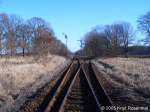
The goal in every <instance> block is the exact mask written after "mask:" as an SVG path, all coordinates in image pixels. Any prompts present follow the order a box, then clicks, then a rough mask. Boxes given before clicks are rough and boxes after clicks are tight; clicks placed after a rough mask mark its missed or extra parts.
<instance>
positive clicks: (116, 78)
mask: <svg viewBox="0 0 150 112" xmlns="http://www.w3.org/2000/svg"><path fill="white" fill-rule="evenodd" d="M97 62H98V63H97ZM97 62H94V63H95V64H96V65H97V66H98V68H99V70H100V71H104V72H105V73H106V74H105V75H103V76H104V77H105V79H106V80H107V81H108V82H109V83H111V84H110V86H111V89H112V90H108V91H109V95H110V96H111V97H112V99H114V102H116V103H117V104H118V105H136V106H140V105H142V106H143V105H144V106H149V105H150V94H149V93H150V59H141V58H107V59H98V60H97ZM105 84H106V83H105ZM104 86H105V85H104ZM106 89H107V88H106Z"/></svg>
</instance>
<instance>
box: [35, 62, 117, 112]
mask: <svg viewBox="0 0 150 112" xmlns="http://www.w3.org/2000/svg"><path fill="white" fill-rule="evenodd" d="M93 67H94V66H92V64H91V63H90V61H89V60H83V59H73V61H72V63H71V65H70V66H69V67H68V69H66V70H64V71H63V75H62V76H61V78H60V79H59V80H58V81H57V82H56V85H55V86H54V89H53V90H52V91H50V96H49V97H48V100H46V101H44V102H43V104H42V105H41V106H40V107H39V109H38V110H37V111H38V112H74V111H77V112H105V111H106V110H104V109H101V106H112V101H111V100H110V98H109V97H108V95H107V94H106V92H105V90H104V89H103V87H102V86H101V84H100V82H99V80H98V78H97V74H96V73H95V71H94V70H93ZM109 112H115V111H110V110H109Z"/></svg>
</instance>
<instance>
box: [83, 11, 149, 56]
mask: <svg viewBox="0 0 150 112" xmlns="http://www.w3.org/2000/svg"><path fill="white" fill-rule="evenodd" d="M137 23H138V26H137V28H138V30H139V31H141V32H142V33H144V34H145V35H146V37H145V38H144V39H142V40H140V42H142V43H143V44H142V45H137V44H136V45H135V43H134V42H135V40H136V35H135V34H136V32H135V31H134V29H133V27H132V25H131V24H130V23H128V22H116V23H114V24H111V25H104V26H101V27H95V28H94V29H92V31H90V32H88V33H87V34H86V35H85V37H84V39H83V41H84V47H83V48H82V51H81V52H82V53H83V54H84V55H88V56H118V55H119V56H120V55H124V56H127V55H128V54H130V53H131V54H132V53H135V52H136V53H137V52H142V51H144V52H142V53H145V54H148V53H149V54H150V49H149V48H150V11H149V12H147V13H146V14H145V15H142V16H140V17H139V18H138V20H137ZM138 50H139V51H138ZM139 54H140V53H139Z"/></svg>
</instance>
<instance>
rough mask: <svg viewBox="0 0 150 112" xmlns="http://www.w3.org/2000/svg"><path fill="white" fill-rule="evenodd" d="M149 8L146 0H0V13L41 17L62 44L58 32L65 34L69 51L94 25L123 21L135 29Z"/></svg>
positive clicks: (148, 2) (73, 48)
mask: <svg viewBox="0 0 150 112" xmlns="http://www.w3.org/2000/svg"><path fill="white" fill-rule="evenodd" d="M149 10H150V0H0V13H8V14H16V15H18V16H21V17H22V18H23V19H25V20H27V19H30V18H32V17H41V18H43V19H45V20H46V21H47V22H49V23H50V25H51V27H52V28H53V30H54V32H55V35H56V36H57V37H58V39H60V40H61V41H62V42H63V43H65V38H64V36H63V35H62V33H63V32H64V33H65V34H67V36H68V48H69V49H70V50H71V51H73V52H74V51H76V50H78V49H80V43H79V41H77V40H80V39H82V38H83V37H84V35H85V34H86V33H87V32H89V31H90V30H92V28H94V27H95V26H98V25H106V24H112V23H114V22H117V21H127V22H129V23H131V25H132V26H133V28H134V29H135V30H136V29H137V28H136V27H137V19H138V18H139V16H141V15H143V14H145V13H146V12H147V11H149ZM137 38H140V35H139V36H138V37H137Z"/></svg>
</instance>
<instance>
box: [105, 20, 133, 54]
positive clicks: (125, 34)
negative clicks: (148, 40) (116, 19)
mask: <svg viewBox="0 0 150 112" xmlns="http://www.w3.org/2000/svg"><path fill="white" fill-rule="evenodd" d="M104 32H105V35H106V37H107V40H108V45H107V46H108V48H110V49H111V50H112V53H113V54H115V55H118V54H120V53H121V49H122V48H123V51H124V53H125V55H127V52H128V45H129V44H131V43H132V41H133V35H134V32H133V28H132V26H131V25H130V24H129V23H127V22H120V23H115V24H113V25H107V26H105V29H104Z"/></svg>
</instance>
